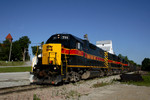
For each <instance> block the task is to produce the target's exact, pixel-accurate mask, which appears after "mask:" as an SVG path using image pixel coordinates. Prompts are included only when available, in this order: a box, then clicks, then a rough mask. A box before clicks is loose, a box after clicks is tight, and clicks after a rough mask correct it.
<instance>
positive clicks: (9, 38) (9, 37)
mask: <svg viewBox="0 0 150 100" xmlns="http://www.w3.org/2000/svg"><path fill="white" fill-rule="evenodd" d="M6 39H7V40H9V42H10V50H9V59H8V61H10V59H11V50H12V40H13V38H12V36H11V35H10V33H9V34H8V35H7V36H6Z"/></svg>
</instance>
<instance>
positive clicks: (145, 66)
mask: <svg viewBox="0 0 150 100" xmlns="http://www.w3.org/2000/svg"><path fill="white" fill-rule="evenodd" d="M142 70H145V71H150V58H144V60H143V61H142Z"/></svg>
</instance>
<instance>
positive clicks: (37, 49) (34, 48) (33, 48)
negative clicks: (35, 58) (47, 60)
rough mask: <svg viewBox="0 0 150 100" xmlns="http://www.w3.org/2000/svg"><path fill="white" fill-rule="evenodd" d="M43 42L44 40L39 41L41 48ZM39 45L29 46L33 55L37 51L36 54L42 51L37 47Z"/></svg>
mask: <svg viewBox="0 0 150 100" xmlns="http://www.w3.org/2000/svg"><path fill="white" fill-rule="evenodd" d="M43 44H44V41H43V42H41V49H42V46H43ZM39 47H40V46H32V47H31V48H32V54H33V55H36V53H37V55H39V54H40V53H41V52H42V50H41V49H39Z"/></svg>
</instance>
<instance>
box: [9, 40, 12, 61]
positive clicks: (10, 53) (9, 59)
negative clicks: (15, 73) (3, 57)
mask: <svg viewBox="0 0 150 100" xmlns="http://www.w3.org/2000/svg"><path fill="white" fill-rule="evenodd" d="M11 50H12V42H11V43H10V50H9V60H8V61H10V58H11Z"/></svg>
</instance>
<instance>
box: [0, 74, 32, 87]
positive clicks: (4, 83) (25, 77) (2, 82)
mask: <svg viewBox="0 0 150 100" xmlns="http://www.w3.org/2000/svg"><path fill="white" fill-rule="evenodd" d="M29 79H30V72H15V73H0V88H3V87H11V86H18V85H28V84H30V80H29Z"/></svg>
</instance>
